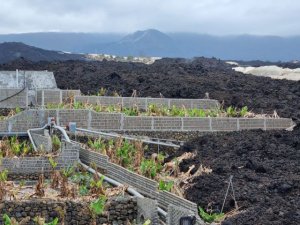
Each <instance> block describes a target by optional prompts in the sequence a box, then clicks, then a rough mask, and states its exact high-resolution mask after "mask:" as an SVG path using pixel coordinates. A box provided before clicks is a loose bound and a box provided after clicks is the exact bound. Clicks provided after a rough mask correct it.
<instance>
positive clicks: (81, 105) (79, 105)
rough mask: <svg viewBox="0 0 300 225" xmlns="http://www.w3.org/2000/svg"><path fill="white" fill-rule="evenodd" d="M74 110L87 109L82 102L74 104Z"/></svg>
mask: <svg viewBox="0 0 300 225" xmlns="http://www.w3.org/2000/svg"><path fill="white" fill-rule="evenodd" d="M73 108H74V109H84V108H85V107H84V105H83V103H82V102H74V103H73Z"/></svg>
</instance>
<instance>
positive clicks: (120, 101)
mask: <svg viewBox="0 0 300 225" xmlns="http://www.w3.org/2000/svg"><path fill="white" fill-rule="evenodd" d="M75 101H76V102H81V103H89V104H99V105H102V106H109V105H113V106H123V107H125V108H130V107H133V106H137V107H138V108H139V109H142V110H146V109H147V108H148V106H149V105H150V104H155V105H158V106H164V107H169V108H170V107H172V106H177V107H183V106H184V107H185V108H187V109H192V108H198V109H215V108H219V107H220V104H219V102H218V101H217V100H213V99H173V98H140V97H138V98H135V97H108V96H76V97H75Z"/></svg>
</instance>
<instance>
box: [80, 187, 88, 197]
mask: <svg viewBox="0 0 300 225" xmlns="http://www.w3.org/2000/svg"><path fill="white" fill-rule="evenodd" d="M88 193H89V189H88V188H87V186H85V185H80V186H79V194H80V195H82V196H83V195H87V194H88Z"/></svg>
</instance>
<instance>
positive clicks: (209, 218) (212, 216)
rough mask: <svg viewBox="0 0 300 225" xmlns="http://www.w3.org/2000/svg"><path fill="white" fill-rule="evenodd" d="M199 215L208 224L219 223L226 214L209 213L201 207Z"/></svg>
mask: <svg viewBox="0 0 300 225" xmlns="http://www.w3.org/2000/svg"><path fill="white" fill-rule="evenodd" d="M199 215H200V217H201V218H202V219H203V220H204V221H205V222H207V223H212V222H219V221H221V220H222V219H223V218H224V213H207V212H205V210H204V209H203V208H201V207H199Z"/></svg>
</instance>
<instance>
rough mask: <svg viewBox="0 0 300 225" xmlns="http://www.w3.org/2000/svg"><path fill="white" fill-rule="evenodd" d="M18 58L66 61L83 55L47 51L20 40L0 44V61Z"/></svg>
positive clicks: (80, 57) (80, 58)
mask: <svg viewBox="0 0 300 225" xmlns="http://www.w3.org/2000/svg"><path fill="white" fill-rule="evenodd" d="M18 58H26V59H27V60H30V61H33V62H37V61H56V60H57V61H58V60H59V61H66V60H76V59H78V60H83V59H84V58H85V57H84V55H79V54H69V53H64V52H58V51H49V50H44V49H41V48H36V47H33V46H29V45H25V44H23V43H20V42H4V43H2V44H0V63H6V62H9V61H13V60H16V59H18Z"/></svg>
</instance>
